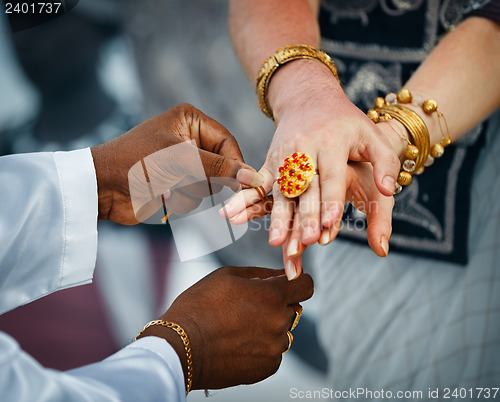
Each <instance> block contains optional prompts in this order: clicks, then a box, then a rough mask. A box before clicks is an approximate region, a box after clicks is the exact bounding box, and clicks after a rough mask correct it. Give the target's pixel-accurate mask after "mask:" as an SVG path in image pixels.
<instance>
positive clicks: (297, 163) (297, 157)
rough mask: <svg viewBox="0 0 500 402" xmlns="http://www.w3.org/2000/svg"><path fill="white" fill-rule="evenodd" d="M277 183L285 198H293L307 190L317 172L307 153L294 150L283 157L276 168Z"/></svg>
mask: <svg viewBox="0 0 500 402" xmlns="http://www.w3.org/2000/svg"><path fill="white" fill-rule="evenodd" d="M278 173H279V176H278V179H277V181H278V185H279V187H280V190H281V192H282V193H283V195H284V196H285V197H287V198H295V197H298V196H299V195H301V194H302V193H303V192H304V191H306V190H307V188H308V187H309V184H311V182H312V180H313V177H314V175H315V174H317V173H318V171H317V170H316V168H315V167H314V162H313V159H312V158H311V156H310V155H309V154H304V153H301V152H295V153H293V154H292V155H290V156H289V157H288V158H285V160H284V162H283V165H281V166H280V167H279V169H278Z"/></svg>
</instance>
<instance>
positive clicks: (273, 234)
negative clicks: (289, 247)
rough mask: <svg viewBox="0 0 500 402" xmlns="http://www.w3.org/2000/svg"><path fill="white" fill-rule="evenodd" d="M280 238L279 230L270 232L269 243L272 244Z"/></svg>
mask: <svg viewBox="0 0 500 402" xmlns="http://www.w3.org/2000/svg"><path fill="white" fill-rule="evenodd" d="M279 237H280V231H279V230H278V229H271V230H269V243H272V242H273V241H274V240H276V239H278V238H279Z"/></svg>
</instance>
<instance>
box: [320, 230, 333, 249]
mask: <svg viewBox="0 0 500 402" xmlns="http://www.w3.org/2000/svg"><path fill="white" fill-rule="evenodd" d="M329 242H330V229H325V230H323V233H321V237H320V238H319V244H321V245H322V246H324V245H326V244H328V243H329Z"/></svg>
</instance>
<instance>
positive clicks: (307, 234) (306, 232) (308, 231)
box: [302, 226, 315, 240]
mask: <svg viewBox="0 0 500 402" xmlns="http://www.w3.org/2000/svg"><path fill="white" fill-rule="evenodd" d="M314 236H315V233H314V229H313V228H312V227H310V226H306V227H305V228H304V229H303V231H302V239H303V240H308V239H310V238H312V237H314Z"/></svg>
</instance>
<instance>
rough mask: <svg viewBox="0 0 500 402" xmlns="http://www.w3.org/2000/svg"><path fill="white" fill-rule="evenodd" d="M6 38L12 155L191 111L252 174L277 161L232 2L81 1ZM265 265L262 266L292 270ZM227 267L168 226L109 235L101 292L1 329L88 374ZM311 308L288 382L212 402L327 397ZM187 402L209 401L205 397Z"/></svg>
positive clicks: (107, 227)
mask: <svg viewBox="0 0 500 402" xmlns="http://www.w3.org/2000/svg"><path fill="white" fill-rule="evenodd" d="M0 33H1V35H0V154H9V153H22V152H37V151H53V150H69V149H77V148H82V147H87V146H92V145H95V144H98V143H102V142H104V141H107V140H109V139H111V138H113V137H115V136H117V135H119V134H121V133H123V132H125V131H127V130H128V129H130V128H131V127H133V126H134V125H136V124H138V123H139V122H141V121H142V120H144V119H146V118H148V117H150V116H152V115H155V114H157V113H160V112H162V111H164V110H167V109H169V108H171V107H172V106H174V105H176V104H178V103H183V102H187V103H191V104H192V105H194V106H196V107H197V108H199V109H201V110H202V111H203V112H205V113H206V114H207V115H209V116H211V117H213V118H214V119H216V120H218V121H219V122H220V123H221V124H223V125H224V126H225V127H226V128H227V129H228V130H229V131H231V132H232V133H233V135H235V137H236V138H237V139H238V141H239V143H240V147H241V149H242V151H243V155H244V157H245V160H246V162H247V163H249V164H250V165H252V166H254V167H255V168H257V169H258V168H259V167H260V166H261V165H262V163H263V161H264V158H265V154H266V150H267V147H268V144H269V142H270V140H271V138H272V133H273V124H272V122H271V121H270V120H269V119H267V118H265V116H264V115H263V114H262V113H261V112H260V110H259V109H258V107H257V103H256V100H255V96H254V87H253V83H252V82H250V81H249V80H248V79H247V78H246V76H245V75H244V73H243V70H242V68H241V67H240V65H239V62H238V60H237V58H236V56H235V53H234V50H233V48H232V46H231V42H230V39H229V35H228V30H227V2H226V1H224V0H191V1H188V2H187V1H182V0H166V1H162V2H159V1H154V0H143V1H140V2H138V1H131V0H128V1H127V0H121V1H114V0H81V1H80V2H79V3H78V5H77V6H76V7H75V8H74V9H73V10H72V11H71V12H70V13H68V14H67V15H64V16H63V17H60V18H57V19H55V20H53V21H50V22H48V23H46V24H43V25H40V26H37V27H33V28H31V29H28V30H25V31H21V32H17V33H15V34H12V32H11V30H10V26H9V23H8V21H7V20H6V19H5V15H1V16H0ZM40 197H43V194H41V195H40ZM253 235H255V233H254V234H253ZM191 236H192V247H201V246H202V243H203V242H204V241H206V239H205V238H204V236H203V235H197V234H196V231H195V232H194V233H192V234H191ZM259 236H260V237H261V241H262V242H263V243H266V238H265V234H263V233H260V234H259ZM262 236H264V237H262ZM245 237H247V236H246V235H245V236H244V237H243V238H242V239H240V240H239V241H238V243H239V244H238V247H240V248H241V247H245V244H246V243H245ZM247 247H252V245H251V244H250V243H248V245H247ZM252 251H253V250H252ZM276 253H277V256H278V257H279V253H280V250H276ZM258 258H259V257H258V256H256V257H255V262H254V261H251V262H252V263H253V265H264V266H272V267H274V268H281V267H280V266H279V263H273V262H269V263H267V262H266V261H264V260H258ZM276 261H279V258H278V259H277V260H276ZM223 262H224V263H229V264H233V265H244V264H245V262H244V261H238V260H231V259H229V260H228V259H227V258H226V259H225V260H224V261H223ZM221 265H222V262H221V260H220V259H218V257H217V256H215V255H209V256H205V257H201V258H198V259H196V260H192V261H189V262H184V263H182V262H180V261H179V258H178V255H177V253H176V250H175V247H174V246H173V242H172V235H171V231H170V229H169V226H168V225H166V226H151V225H138V226H137V227H125V228H123V227H119V226H118V225H114V224H110V223H100V224H99V252H98V259H97V269H96V275H95V280H94V283H93V284H92V285H87V286H83V287H79V288H73V289H68V290H64V291H62V292H59V293H57V294H53V295H51V296H49V297H46V298H44V299H41V300H39V301H36V302H34V303H31V304H30V305H27V306H23V307H20V308H18V309H16V310H14V311H12V312H9V313H7V314H4V315H3V316H1V317H0V330H2V331H5V332H7V333H9V334H11V335H12V336H14V337H15V338H16V339H17V340H18V342H19V343H20V344H21V346H22V347H23V349H24V350H26V351H27V352H28V353H30V354H31V355H32V356H34V357H35V358H36V359H37V360H38V361H40V362H41V363H42V364H43V365H44V366H46V367H52V368H56V369H61V370H65V369H69V368H72V367H76V366H79V365H82V364H88V363H91V362H94V361H98V360H101V359H103V358H104V357H106V356H107V355H109V354H111V353H113V352H114V351H116V350H117V349H119V348H120V347H123V346H124V345H126V344H127V343H129V342H130V341H131V339H133V337H134V336H135V335H136V334H137V332H138V331H139V330H140V329H141V328H142V327H143V325H144V324H145V323H146V322H148V321H150V320H151V319H154V318H157V317H158V315H160V314H161V313H163V311H164V310H165V309H166V308H167V307H168V305H169V303H171V301H172V300H173V299H174V298H175V297H176V296H177V295H178V294H179V293H180V292H182V291H183V290H184V289H185V288H186V287H188V286H190V285H191V284H192V283H194V282H196V281H197V280H199V279H200V278H201V277H203V276H204V275H206V274H207V273H209V272H210V271H211V270H213V269H215V268H217V267H219V266H221ZM304 310H305V312H306V313H305V314H304V316H303V319H302V320H301V325H299V326H298V327H297V329H296V330H295V331H294V335H295V341H294V344H293V347H292V349H291V352H290V353H288V354H286V355H285V356H284V361H283V365H282V367H281V368H280V370H279V371H278V373H277V374H276V375H274V376H273V377H272V378H271V379H268V380H266V381H264V382H262V383H260V384H257V385H253V386H242V387H237V388H232V389H228V390H222V391H213V392H211V395H212V398H211V400H215V401H234V400H235V399H236V398H237V399H238V400H239V401H242V402H243V401H255V400H259V399H260V400H261V401H274V402H280V401H287V400H289V399H291V396H290V389H291V388H297V389H302V390H318V389H321V388H322V387H323V386H327V384H326V380H325V377H324V375H325V371H326V365H327V362H326V359H325V357H324V355H323V353H322V351H321V350H320V349H319V347H318V344H317V339H316V332H315V324H314V321H315V317H316V314H315V312H316V311H317V306H316V301H315V298H314V297H313V299H311V300H310V301H308V302H306V303H304ZM188 400H192V401H196V400H205V395H204V393H203V392H200V391H195V392H192V393H191V394H190V395H189V397H188Z"/></svg>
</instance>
